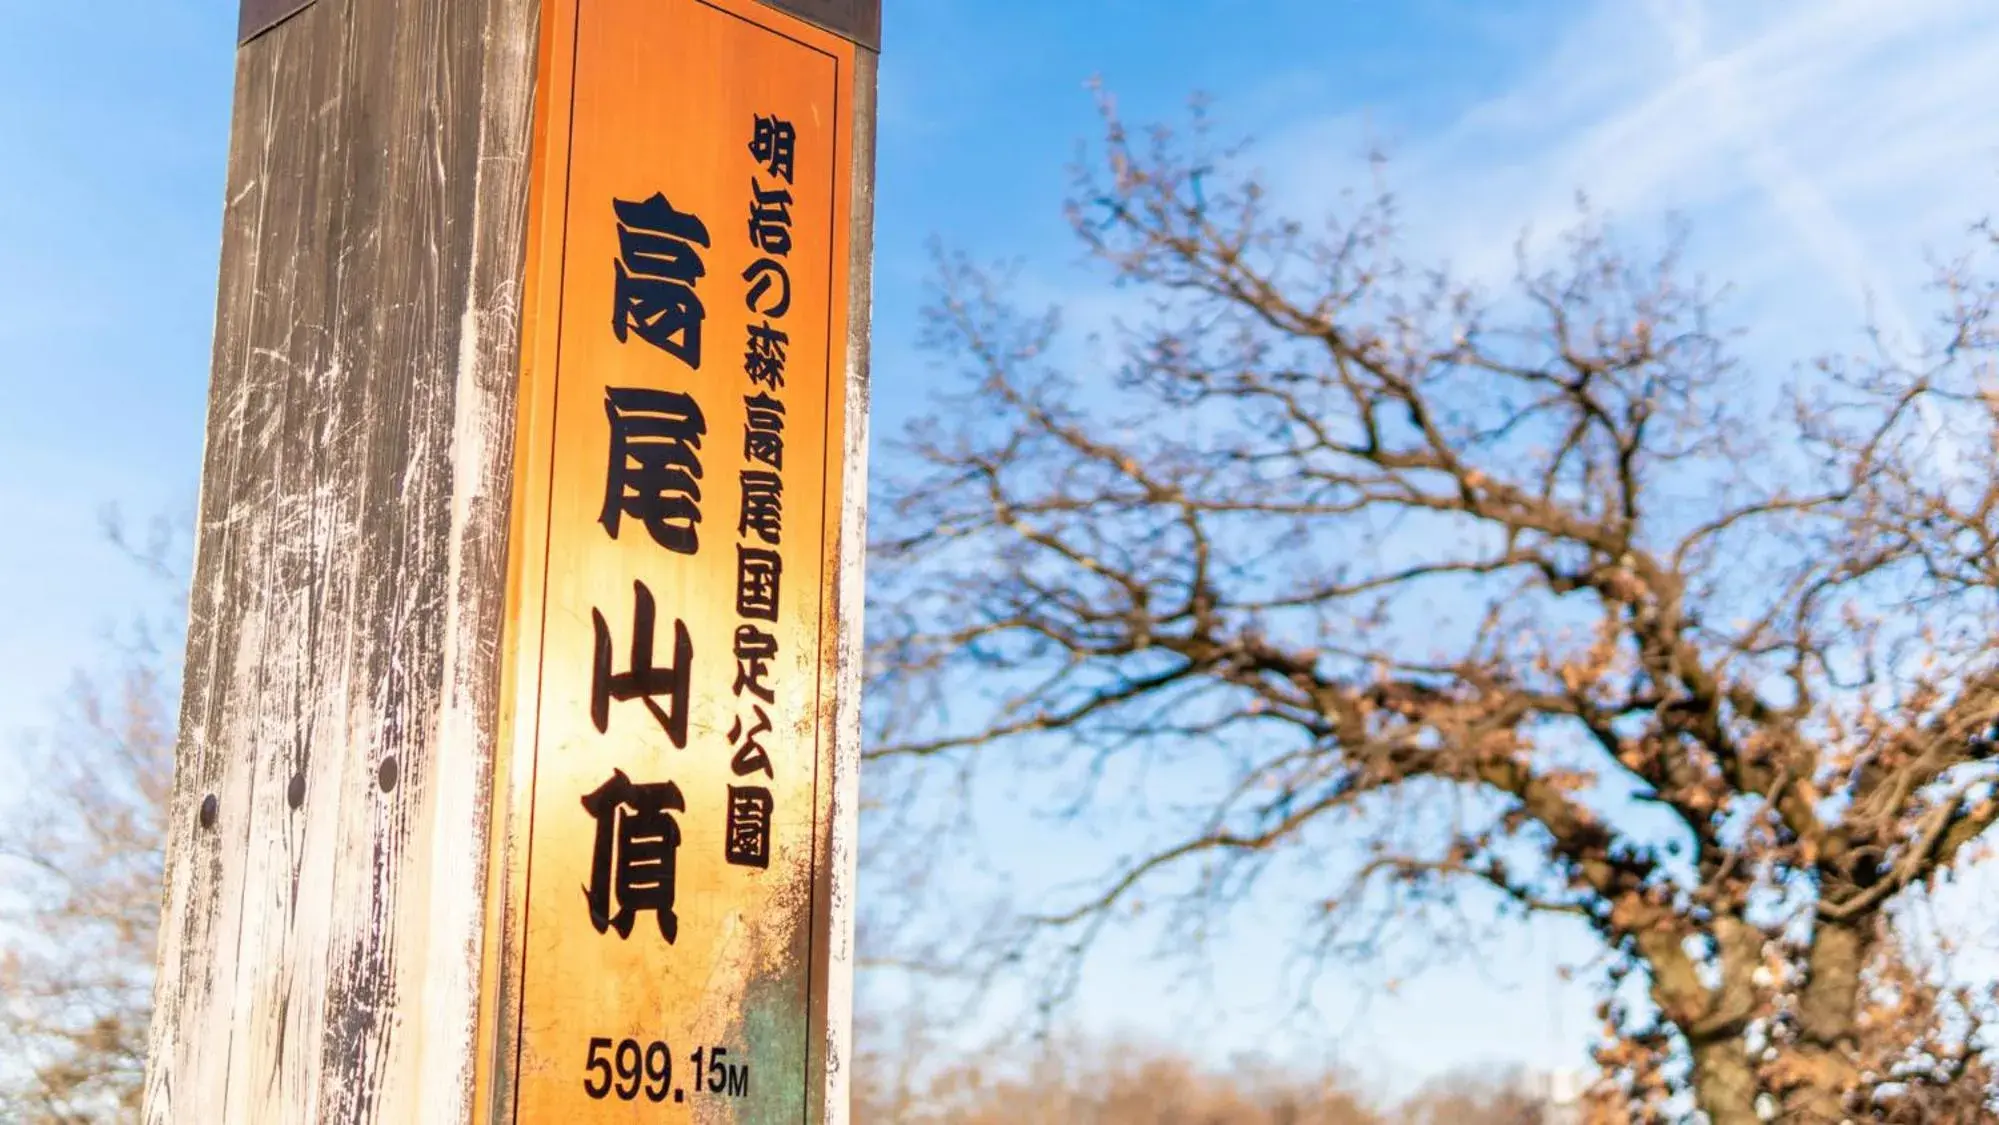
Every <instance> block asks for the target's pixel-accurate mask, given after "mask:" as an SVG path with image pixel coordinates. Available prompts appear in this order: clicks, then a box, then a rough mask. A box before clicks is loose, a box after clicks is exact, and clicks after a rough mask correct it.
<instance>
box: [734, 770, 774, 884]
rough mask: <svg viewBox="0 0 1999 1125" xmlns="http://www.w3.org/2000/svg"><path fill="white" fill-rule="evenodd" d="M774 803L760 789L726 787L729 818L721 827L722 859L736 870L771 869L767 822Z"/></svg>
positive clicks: (767, 792) (768, 792)
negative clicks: (723, 839) (750, 868)
mask: <svg viewBox="0 0 1999 1125" xmlns="http://www.w3.org/2000/svg"><path fill="white" fill-rule="evenodd" d="M773 804H774V802H773V801H772V800H771V795H770V790H768V789H765V788H763V787H762V786H749V785H741V786H739V785H731V786H729V817H728V822H727V824H726V825H725V826H724V831H725V843H724V849H725V856H726V858H727V859H728V861H729V862H730V863H731V864H733V865H734V866H737V867H756V868H767V867H769V866H770V820H771V811H772V806H773Z"/></svg>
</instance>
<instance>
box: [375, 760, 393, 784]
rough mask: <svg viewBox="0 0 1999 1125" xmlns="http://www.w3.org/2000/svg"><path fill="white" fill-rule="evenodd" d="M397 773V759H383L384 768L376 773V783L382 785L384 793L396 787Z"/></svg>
mask: <svg viewBox="0 0 1999 1125" xmlns="http://www.w3.org/2000/svg"><path fill="white" fill-rule="evenodd" d="M397 772H398V771H397V766H396V760H395V758H393V757H388V758H383V759H382V768H380V769H378V770H376V771H375V781H376V782H377V783H379V784H380V785H381V787H382V792H384V793H387V792H389V791H390V790H392V789H394V788H395V787H396V774H397Z"/></svg>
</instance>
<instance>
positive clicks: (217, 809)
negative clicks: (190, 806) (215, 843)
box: [197, 793, 222, 828]
mask: <svg viewBox="0 0 1999 1125" xmlns="http://www.w3.org/2000/svg"><path fill="white" fill-rule="evenodd" d="M221 811H222V802H220V801H218V800H216V799H215V794H213V793H210V794H209V795H208V796H206V797H203V798H202V799H201V814H200V816H199V817H198V818H197V819H198V820H199V821H200V823H201V826H202V827H203V828H213V827H215V818H216V816H217V815H218V814H219V813H221Z"/></svg>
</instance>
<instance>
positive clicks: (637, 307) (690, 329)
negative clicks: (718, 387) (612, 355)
mask: <svg viewBox="0 0 1999 1125" xmlns="http://www.w3.org/2000/svg"><path fill="white" fill-rule="evenodd" d="M611 206H612V209H613V210H614V211H615V212H616V213H617V216H618V259H617V262H616V263H615V265H616V270H617V272H616V275H615V276H616V287H615V289H614V290H613V298H612V310H611V328H612V330H613V331H614V332H616V333H617V336H618V340H619V341H620V342H623V341H624V340H625V339H626V337H627V335H628V334H630V333H637V334H638V337H639V338H640V339H641V340H644V341H645V342H647V343H649V344H651V345H653V346H654V347H656V348H658V349H660V350H661V351H663V352H666V353H667V354H668V355H671V356H674V357H675V358H677V359H679V360H680V361H681V362H683V363H685V364H687V366H689V367H692V368H695V369H697V370H698V369H699V368H700V366H701V324H702V321H703V320H704V319H705V318H706V316H707V310H706V309H705V308H704V307H703V306H702V304H701V296H700V294H699V293H696V292H695V288H694V287H695V283H696V282H698V281H699V280H700V279H701V277H702V275H704V274H705V273H707V272H708V269H707V266H706V265H704V264H703V263H702V260H701V250H704V249H706V248H707V247H708V227H707V225H706V224H704V223H703V222H702V221H701V219H700V218H699V217H698V216H695V215H690V214H688V213H687V212H685V211H677V210H675V209H674V207H673V204H671V203H669V202H667V199H666V196H665V195H664V194H662V193H659V192H654V193H653V195H652V198H650V199H646V200H643V201H641V202H637V203H634V202H631V201H630V200H624V199H614V200H612V201H611Z"/></svg>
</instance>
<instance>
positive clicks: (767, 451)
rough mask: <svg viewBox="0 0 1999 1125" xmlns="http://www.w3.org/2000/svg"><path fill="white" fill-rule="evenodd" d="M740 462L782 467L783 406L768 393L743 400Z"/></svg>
mask: <svg viewBox="0 0 1999 1125" xmlns="http://www.w3.org/2000/svg"><path fill="white" fill-rule="evenodd" d="M743 408H744V412H745V417H744V421H743V460H745V461H758V462H761V463H763V464H765V465H769V466H770V467H771V468H773V469H782V468H784V404H783V403H782V402H779V401H778V400H776V399H774V398H772V397H770V396H769V395H767V394H757V395H747V396H744V398H743Z"/></svg>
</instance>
